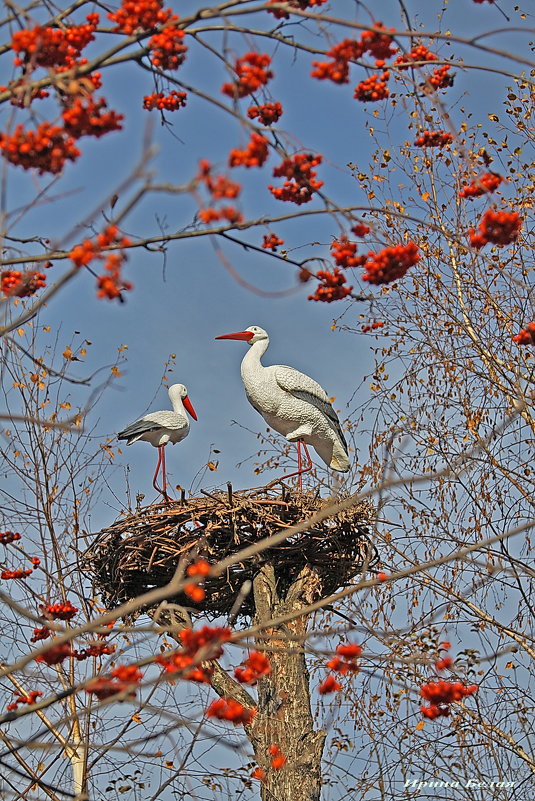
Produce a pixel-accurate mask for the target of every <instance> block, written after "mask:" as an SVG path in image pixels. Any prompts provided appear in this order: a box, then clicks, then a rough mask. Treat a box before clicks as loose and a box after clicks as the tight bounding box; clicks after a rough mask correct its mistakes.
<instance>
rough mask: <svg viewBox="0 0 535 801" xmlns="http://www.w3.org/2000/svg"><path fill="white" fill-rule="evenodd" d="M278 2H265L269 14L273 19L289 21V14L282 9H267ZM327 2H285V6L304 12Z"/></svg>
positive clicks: (302, 0)
mask: <svg viewBox="0 0 535 801" xmlns="http://www.w3.org/2000/svg"><path fill="white" fill-rule="evenodd" d="M278 2H279V0H267V3H266V6H267V7H268V9H267V10H268V11H269V13H270V14H273V16H274V17H275V19H289V17H290V14H289V13H288V12H287V11H285V10H284V9H282V8H269V6H270V5H272V4H273V3H278ZM326 2H327V0H287V2H286V6H287V7H288V8H298V9H301V11H306V9H307V8H313V7H314V6H322V5H323V4H324V3H326Z"/></svg>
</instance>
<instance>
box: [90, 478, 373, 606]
mask: <svg viewBox="0 0 535 801" xmlns="http://www.w3.org/2000/svg"><path fill="white" fill-rule="evenodd" d="M331 503H332V500H329V499H325V498H320V497H319V495H318V494H317V493H302V492H299V491H297V490H291V491H290V490H288V489H286V488H283V490H282V492H281V490H280V489H279V490H277V491H275V490H273V489H269V488H265V489H264V490H260V491H259V490H254V491H240V492H236V491H232V488H231V487H230V485H229V488H228V492H217V493H213V494H209V493H204V494H203V495H202V497H194V498H189V499H188V500H187V501H186V500H185V499H182V500H181V501H176V502H172V503H170V504H166V505H163V504H162V505H153V506H147V507H144V508H142V509H139V510H137V511H136V512H135V513H133V514H130V515H129V516H127V517H124V518H122V519H120V520H118V521H116V522H115V523H113V524H112V525H111V526H110V527H109V528H106V529H103V530H102V531H101V532H100V533H99V534H98V536H97V539H96V541H95V542H94V543H93V545H92V546H91V547H90V549H89V550H88V551H87V553H86V564H87V568H88V570H89V571H90V573H91V574H92V575H93V578H94V583H95V589H96V590H97V592H98V593H99V594H100V596H101V597H102V600H103V601H104V603H105V604H106V606H107V607H108V608H110V609H112V608H114V607H115V606H117V605H119V604H121V603H123V602H125V601H129V600H130V599H132V598H136V597H138V596H140V595H142V594H143V593H145V592H147V591H148V590H150V589H153V588H154V587H161V586H164V585H165V584H167V583H168V582H169V581H170V580H171V578H172V577H173V575H174V573H175V571H176V568H177V565H178V564H179V562H180V560H183V561H185V562H186V564H187V563H188V561H194V560H197V559H199V558H203V559H206V560H207V561H208V562H210V563H211V564H216V563H218V562H220V561H221V560H222V559H225V558H226V557H229V556H232V555H234V554H237V553H238V552H240V551H242V550H243V549H244V548H246V547H248V546H250V545H253V544H255V543H258V542H260V540H263V539H265V538H266V537H269V536H270V535H272V534H276V533H278V532H280V531H282V530H283V529H291V528H292V526H294V525H295V524H298V523H302V522H303V521H306V520H307V519H309V518H310V517H312V516H313V515H314V514H315V513H316V512H318V511H319V510H320V509H322V508H324V507H325V506H326V505H328V504H331ZM373 516H374V510H373V508H372V507H371V506H370V504H368V503H365V502H364V503H363V502H356V503H355V505H352V506H351V507H350V508H349V509H346V510H344V511H343V512H340V513H338V514H336V515H333V516H331V517H329V518H328V519H326V520H323V521H321V522H319V523H314V524H312V525H311V526H310V527H308V528H307V529H306V530H305V531H302V532H299V533H291V534H289V536H288V538H287V539H285V540H283V542H280V543H279V544H277V545H275V546H271V547H269V548H266V549H259V551H258V552H257V553H256V554H254V556H252V557H250V558H249V559H245V560H239V561H236V562H235V563H234V564H232V565H230V566H229V567H228V568H227V569H226V570H225V572H224V573H223V574H222V575H220V576H214V577H212V576H209V577H207V578H206V579H205V581H204V584H203V587H204V590H205V598H204V600H203V601H202V602H200V603H193V602H192V601H191V600H190V599H189V598H187V597H186V596H185V595H183V594H180V595H178V596H177V597H175V598H172V599H168V600H170V601H173V602H174V603H178V604H180V605H182V606H184V607H187V608H188V609H190V611H191V610H192V609H196V610H198V611H199V612H202V613H204V614H205V615H208V616H214V617H215V616H219V615H228V614H229V613H230V612H231V610H233V609H235V605H236V599H237V598H238V597H239V595H240V590H241V589H242V587H243V586H244V582H246V581H247V580H251V581H252V580H253V579H254V577H255V575H257V573H258V571H259V570H260V568H261V566H262V565H263V564H266V563H269V564H271V565H272V566H273V568H274V571H275V577H276V581H277V592H278V595H279V597H280V598H284V597H285V595H286V592H287V591H288V589H289V587H290V586H291V585H292V583H293V582H294V581H295V579H296V578H297V577H298V575H299V574H300V572H301V571H302V570H303V568H304V567H305V566H307V567H308V568H309V569H311V570H312V571H313V574H314V598H313V599H312V598H311V600H317V599H319V598H322V597H327V596H328V595H331V594H332V593H333V592H336V590H338V589H340V588H341V587H344V586H347V584H348V583H349V582H350V581H351V579H352V578H354V577H355V576H356V575H358V574H360V573H361V571H362V568H363V566H364V565H365V566H366V567H371V566H373V564H374V563H375V562H376V561H377V553H376V550H375V547H374V546H373V545H372V543H371V541H370V533H371V531H372V520H373ZM239 614H240V615H252V614H254V598H253V593H249V595H247V596H245V597H244V598H243V602H242V604H241V607H240V609H239Z"/></svg>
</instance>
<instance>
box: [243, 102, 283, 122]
mask: <svg viewBox="0 0 535 801" xmlns="http://www.w3.org/2000/svg"><path fill="white" fill-rule="evenodd" d="M247 116H248V117H249V119H250V120H255V119H256V118H257V117H258V122H261V123H262V125H273V124H274V123H275V122H278V120H279V119H280V118H281V116H282V106H281V104H280V103H278V102H277V103H264V104H263V105H262V106H250V107H249V108H248V109H247Z"/></svg>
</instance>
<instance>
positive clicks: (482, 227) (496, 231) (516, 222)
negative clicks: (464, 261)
mask: <svg viewBox="0 0 535 801" xmlns="http://www.w3.org/2000/svg"><path fill="white" fill-rule="evenodd" d="M478 228H479V230H478V231H477V233H476V231H475V229H474V228H469V229H468V236H469V239H470V244H471V245H472V247H473V248H477V249H478V250H479V248H482V247H484V246H485V245H486V244H488V243H489V242H492V244H494V245H498V247H504V246H505V245H510V244H511V243H512V242H514V241H515V240H516V239H517V238H518V234H519V233H520V229H521V228H522V218H521V217H520V216H519V215H518V213H517V212H516V211H510V212H509V211H492V209H488V210H487V211H486V212H485V214H484V215H483V217H482V218H481V220H480V222H479V226H478Z"/></svg>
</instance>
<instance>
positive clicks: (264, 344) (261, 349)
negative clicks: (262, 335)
mask: <svg viewBox="0 0 535 801" xmlns="http://www.w3.org/2000/svg"><path fill="white" fill-rule="evenodd" d="M268 346H269V339H259V340H258V342H254V343H253V344H252V345H250V346H249V350H248V351H247V353H246V354H245V356H244V357H243V360H242V363H241V376H242V379H243V381H244V383H245V382H246V378H248V377H249V378H250V377H252V376H253V375H254V374H255V373H256V374H258V373H259V372H260V371H261V370H262V369H263V364H262V362H261V361H260V360H261V358H262V356H263V355H264V353H265V352H266V350H267V349H268Z"/></svg>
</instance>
